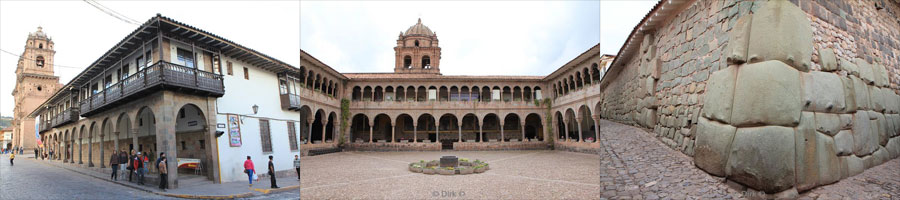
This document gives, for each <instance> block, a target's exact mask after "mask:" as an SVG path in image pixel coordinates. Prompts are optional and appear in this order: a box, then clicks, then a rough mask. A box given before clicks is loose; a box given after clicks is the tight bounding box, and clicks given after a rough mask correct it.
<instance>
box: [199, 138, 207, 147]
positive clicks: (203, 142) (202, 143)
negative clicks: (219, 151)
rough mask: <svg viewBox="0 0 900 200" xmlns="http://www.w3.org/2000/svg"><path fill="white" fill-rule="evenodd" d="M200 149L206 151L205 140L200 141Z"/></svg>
mask: <svg viewBox="0 0 900 200" xmlns="http://www.w3.org/2000/svg"><path fill="white" fill-rule="evenodd" d="M200 149H206V140H200Z"/></svg>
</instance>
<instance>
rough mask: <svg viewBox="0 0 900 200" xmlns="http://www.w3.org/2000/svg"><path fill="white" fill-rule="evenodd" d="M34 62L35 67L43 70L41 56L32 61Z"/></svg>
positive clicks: (42, 58)
mask: <svg viewBox="0 0 900 200" xmlns="http://www.w3.org/2000/svg"><path fill="white" fill-rule="evenodd" d="M34 62H35V64H37V66H38V67H39V68H44V57H43V56H38V57H37V59H34Z"/></svg>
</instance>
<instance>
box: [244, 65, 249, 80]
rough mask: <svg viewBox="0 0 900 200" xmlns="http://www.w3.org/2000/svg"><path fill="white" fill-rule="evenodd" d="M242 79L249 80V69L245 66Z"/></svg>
mask: <svg viewBox="0 0 900 200" xmlns="http://www.w3.org/2000/svg"><path fill="white" fill-rule="evenodd" d="M244 79H246V80H250V71H249V69H247V68H246V67H244Z"/></svg>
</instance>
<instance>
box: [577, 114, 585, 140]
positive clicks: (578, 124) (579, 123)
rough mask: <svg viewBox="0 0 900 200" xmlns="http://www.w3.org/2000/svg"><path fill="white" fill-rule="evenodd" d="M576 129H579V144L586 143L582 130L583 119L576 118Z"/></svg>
mask: <svg viewBox="0 0 900 200" xmlns="http://www.w3.org/2000/svg"><path fill="white" fill-rule="evenodd" d="M575 127H576V128H577V129H578V142H584V138H582V134H581V132H582V130H581V118H580V117H578V118H575Z"/></svg>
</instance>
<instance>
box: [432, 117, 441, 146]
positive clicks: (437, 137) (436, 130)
mask: <svg viewBox="0 0 900 200" xmlns="http://www.w3.org/2000/svg"><path fill="white" fill-rule="evenodd" d="M440 123H441V121H440V120H438V121H436V122H435V123H434V142H438V141H441V126H440Z"/></svg>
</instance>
